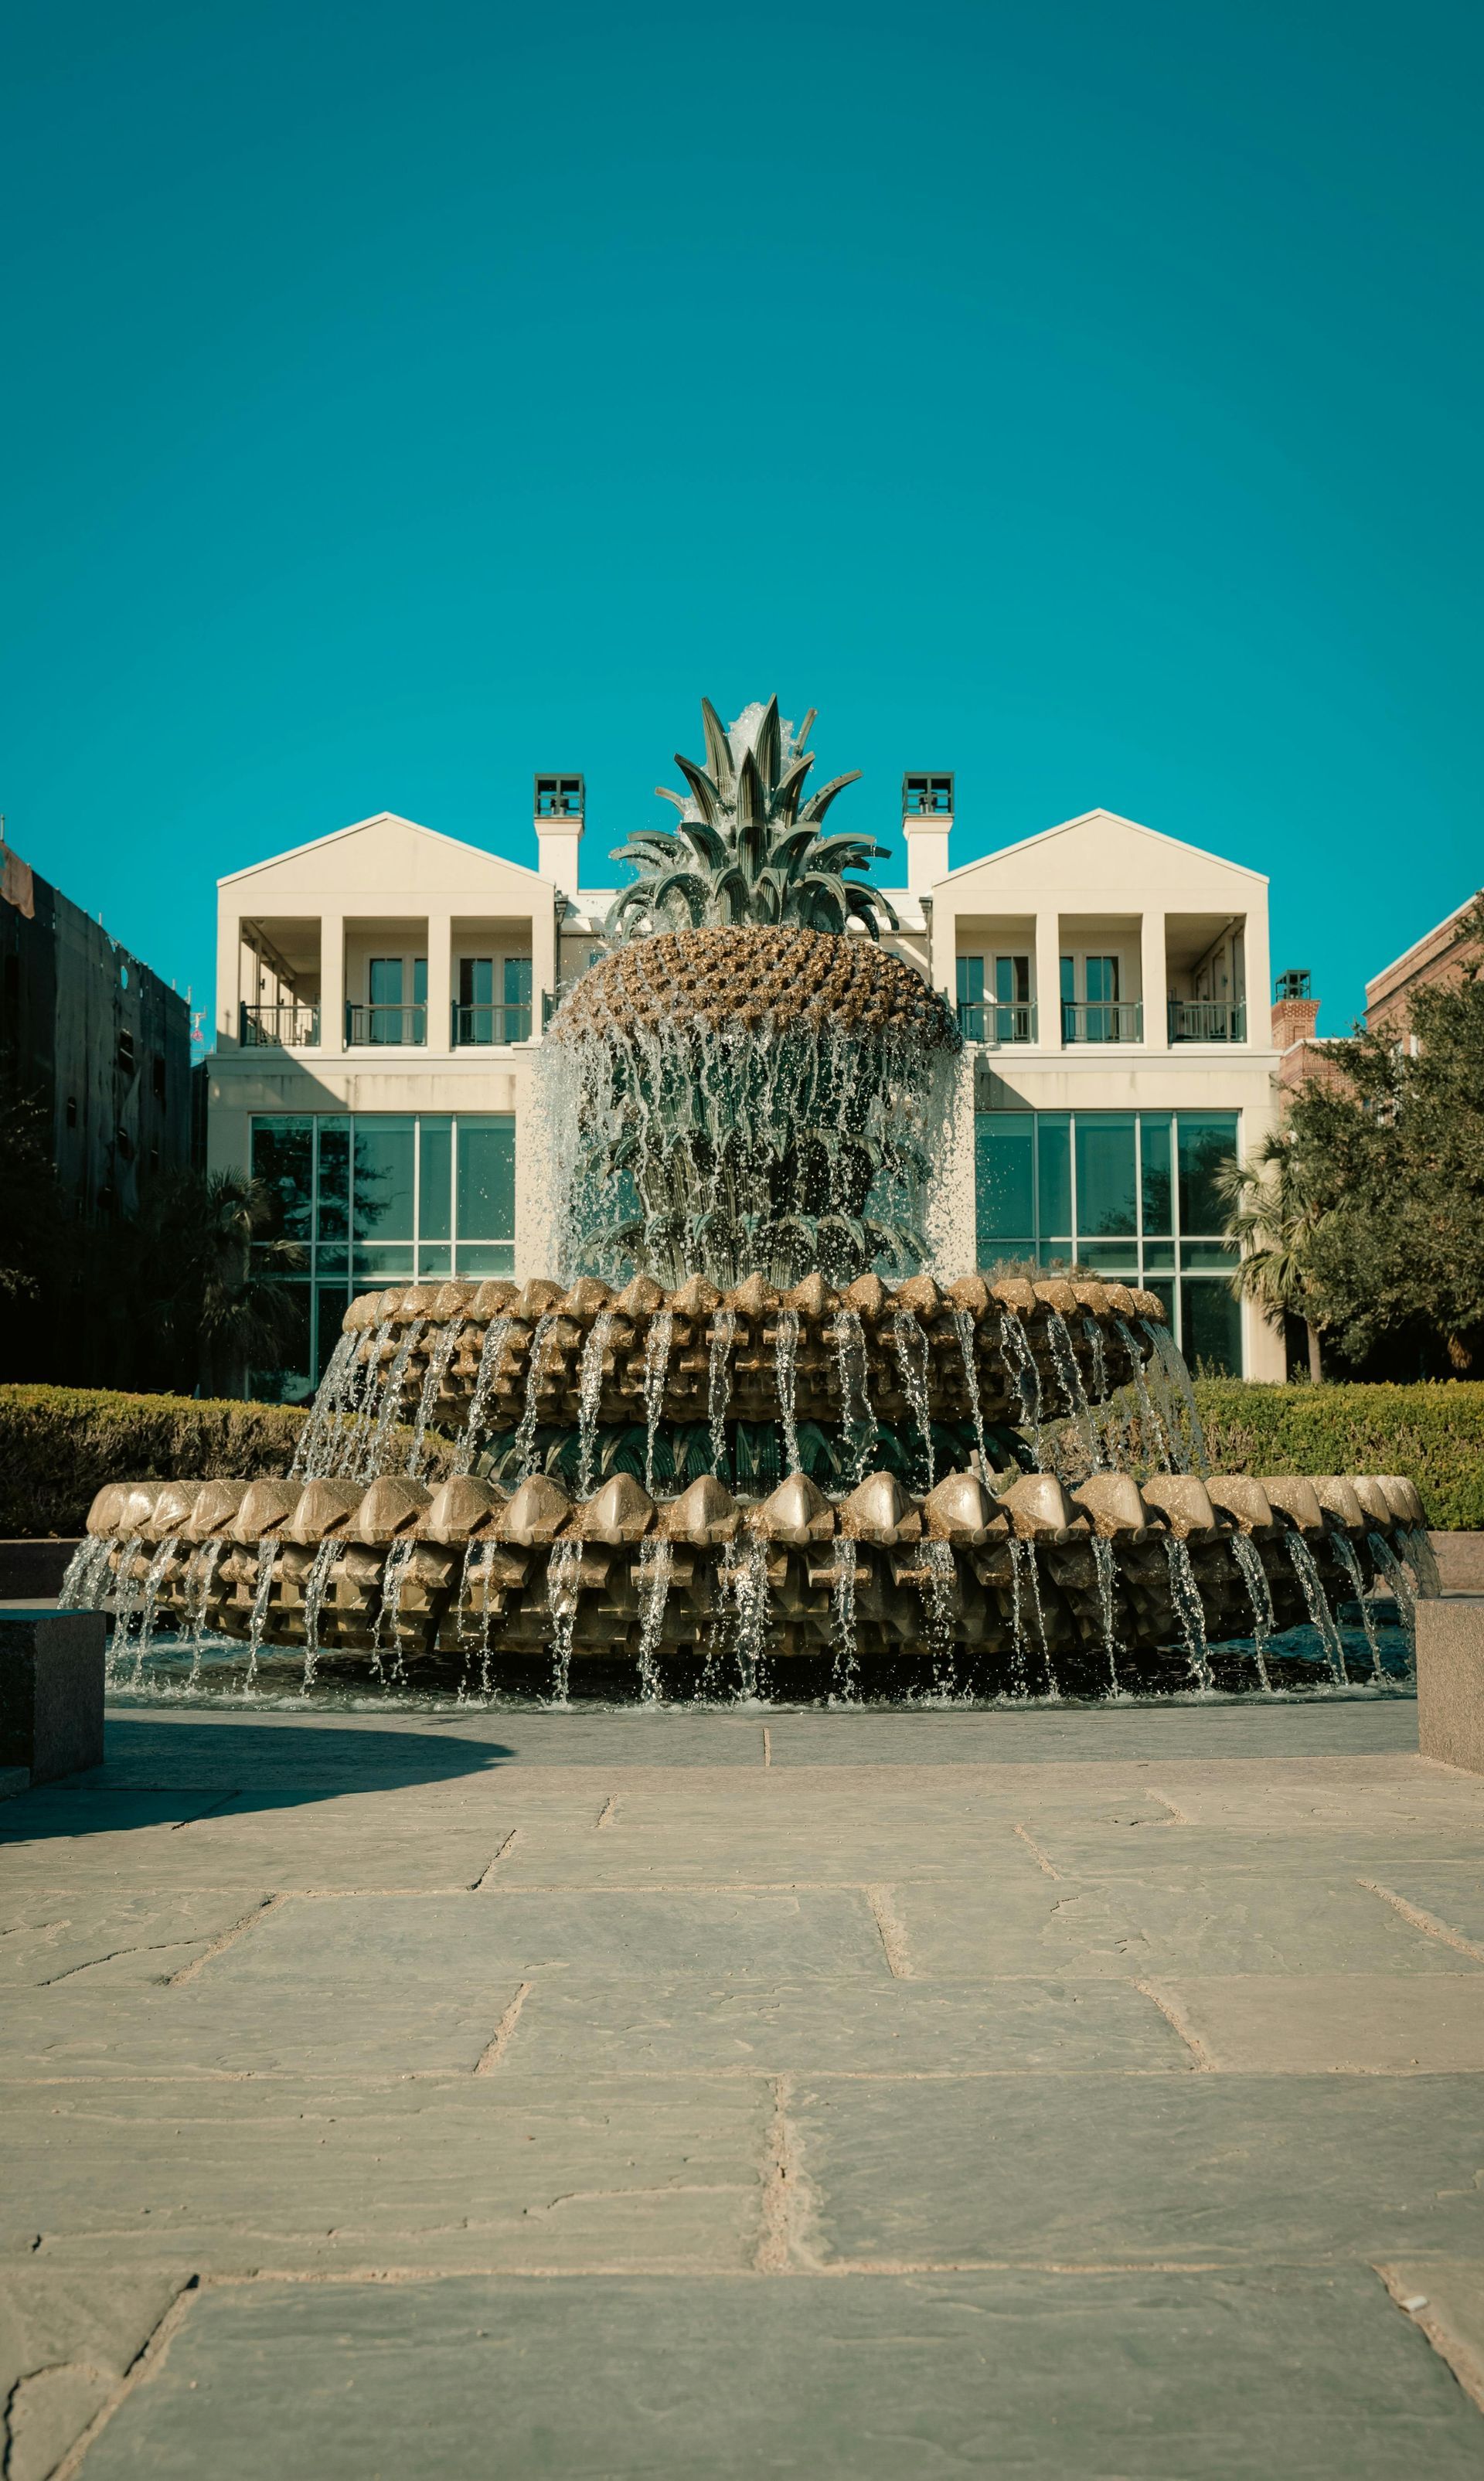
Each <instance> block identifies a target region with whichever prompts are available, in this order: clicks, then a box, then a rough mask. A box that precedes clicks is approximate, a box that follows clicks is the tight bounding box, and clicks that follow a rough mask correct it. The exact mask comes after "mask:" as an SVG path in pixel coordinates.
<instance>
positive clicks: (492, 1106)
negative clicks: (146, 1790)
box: [208, 774, 1284, 1395]
mask: <svg viewBox="0 0 1484 2481" xmlns="http://www.w3.org/2000/svg"><path fill="white" fill-rule="evenodd" d="M952 801H953V782H952V777H951V776H950V775H929V774H922V775H908V776H907V777H906V778H905V779H904V782H903V788H902V825H903V829H904V833H905V843H906V849H907V863H908V885H907V887H906V888H905V889H900V890H891V891H888V892H889V893H890V894H891V896H892V901H893V902H894V904H895V906H896V908H897V911H898V915H899V917H900V923H901V928H900V932H899V934H898V939H897V941H896V943H895V944H897V945H898V946H899V948H900V949H901V951H902V953H904V954H906V955H909V956H910V957H911V958H912V959H913V961H914V962H915V963H916V964H918V965H919V966H920V967H921V968H922V969H923V970H924V972H926V973H927V974H928V975H929V976H930V978H931V979H932V980H933V981H934V982H935V983H936V984H937V986H938V987H939V988H940V989H941V990H943V991H944V992H945V993H946V995H947V996H948V998H949V999H950V1002H951V1003H953V1004H954V1005H956V1006H957V1009H958V1014H959V1022H960V1024H961V1026H962V1028H963V1031H964V1033H965V1036H966V1039H967V1043H968V1056H969V1059H970V1062H971V1073H970V1074H969V1075H966V1081H965V1097H966V1110H967V1097H968V1092H969V1089H970V1086H971V1084H972V1092H973V1101H974V1145H973V1148H972V1150H971V1149H970V1148H968V1147H967V1146H964V1147H961V1148H959V1149H958V1150H957V1155H958V1162H959V1164H960V1166H961V1168H960V1169H959V1171H958V1172H957V1173H956V1174H955V1172H954V1171H953V1169H952V1168H951V1167H950V1165H948V1164H945V1167H944V1180H945V1184H946V1185H947V1184H949V1183H952V1182H955V1181H956V1184H957V1187H956V1188H955V1193H954V1195H953V1196H952V1197H950V1198H946V1199H945V1200H944V1201H940V1202H941V1203H942V1204H944V1206H945V1207H946V1209H947V1211H946V1213H945V1214H942V1215H940V1217H939V1220H940V1224H946V1225H947V1227H948V1228H950V1229H951V1230H952V1232H953V1233H954V1236H955V1237H954V1240H953V1241H952V1243H951V1248H950V1251H949V1252H946V1254H951V1255H952V1257H953V1259H954V1264H953V1266H952V1267H946V1268H945V1270H944V1271H946V1272H949V1273H955V1272H961V1271H963V1268H964V1267H965V1266H966V1265H967V1264H968V1263H969V1262H970V1260H971V1259H972V1258H974V1257H975V1256H976V1258H977V1262H978V1263H979V1264H980V1265H982V1266H988V1265H991V1264H993V1263H994V1262H995V1261H996V1260H998V1259H1027V1258H1034V1259H1036V1260H1038V1261H1039V1262H1040V1263H1042V1264H1043V1265H1048V1266H1050V1265H1054V1264H1064V1263H1068V1262H1070V1261H1071V1260H1072V1259H1073V1258H1074V1257H1075V1258H1076V1260H1077V1261H1078V1262H1079V1263H1080V1264H1081V1265H1084V1266H1088V1265H1090V1266H1096V1267H1098V1268H1099V1269H1100V1270H1101V1271H1103V1272H1105V1273H1106V1274H1108V1275H1114V1274H1116V1275H1119V1276H1122V1277H1124V1278H1125V1280H1128V1281H1131V1282H1137V1283H1143V1284H1145V1285H1147V1286H1148V1287H1149V1288H1150V1289H1151V1290H1152V1291H1155V1292H1158V1293H1161V1294H1162V1296H1163V1297H1164V1299H1165V1300H1166V1302H1167V1303H1168V1305H1169V1309H1170V1313H1171V1317H1172V1319H1173V1321H1174V1324H1175V1329H1176V1333H1177V1336H1178V1337H1179V1339H1180V1341H1181V1342H1182V1345H1183V1347H1184V1349H1185V1353H1186V1356H1187V1358H1188V1359H1189V1360H1190V1361H1191V1362H1192V1364H1195V1363H1197V1362H1199V1361H1201V1360H1205V1361H1207V1362H1210V1363H1212V1364H1215V1365H1219V1366H1223V1367H1227V1368H1231V1369H1235V1370H1239V1371H1242V1372H1243V1373H1244V1374H1245V1375H1247V1376H1249V1377H1259V1378H1279V1377H1282V1375H1283V1374H1284V1371H1283V1345H1282V1339H1281V1337H1280V1336H1278V1335H1277V1334H1276V1333H1275V1331H1274V1330H1273V1329H1271V1328H1270V1327H1268V1326H1267V1325H1266V1324H1265V1323H1264V1322H1263V1320H1262V1319H1260V1318H1259V1317H1258V1316H1257V1315H1256V1314H1255V1313H1254V1312H1253V1311H1252V1310H1251V1309H1250V1308H1248V1307H1242V1308H1240V1309H1238V1307H1237V1303H1236V1302H1235V1301H1234V1300H1233V1298H1232V1295H1231V1290H1230V1285H1229V1282H1228V1280H1227V1278H1228V1275H1229V1271H1230V1267H1231V1264H1232V1255H1231V1251H1230V1249H1229V1247H1228V1244H1227V1243H1226V1242H1225V1241H1223V1239H1222V1238H1221V1231H1220V1221H1221V1215H1220V1210H1219V1207H1218V1204H1217V1201H1216V1198H1215V1195H1214V1192H1213V1188H1212V1184H1211V1170H1212V1167H1213V1165H1214V1164H1215V1162H1218V1161H1219V1160H1220V1159H1221V1158H1223V1157H1224V1156H1226V1155H1229V1154H1231V1153H1233V1152H1234V1151H1235V1152H1237V1153H1238V1154H1242V1155H1245V1154H1247V1153H1248V1152H1250V1151H1251V1150H1252V1148H1253V1147H1254V1146H1255V1144H1256V1143H1257V1141H1258V1140H1259V1138H1260V1137H1261V1136H1262V1135H1263V1132H1264V1131H1265V1130H1266V1129H1267V1128H1268V1127H1269V1125H1270V1124H1271V1122H1272V1120H1273V1118H1274V1116H1275V1108H1274V1084H1273V1073H1274V1069H1275V1066H1276V1054H1275V1052H1274V1050H1273V1048H1272V1044H1271V1037H1270V1032H1269V1016H1268V1005H1267V994H1268V958H1267V882H1266V880H1265V879H1264V878H1263V877H1262V876H1261V875H1259V874H1258V873H1257V872H1255V871H1250V870H1245V869H1243V868H1241V867H1240V866H1239V865H1238V864H1237V863H1235V862H1227V861H1220V860H1217V859H1215V858H1213V857H1212V856H1211V854H1209V853H1204V852H1200V851H1198V850H1196V849H1195V848H1194V847H1192V846H1190V845H1185V844H1181V843H1180V842H1178V841H1177V840H1176V839H1175V838H1173V837H1170V836H1163V835H1159V834H1157V833H1156V832H1155V831H1154V830H1153V829H1151V828H1149V827H1142V826H1139V825H1137V824H1135V823H1134V822H1133V821H1132V820H1129V819H1121V818H1118V817H1116V816H1114V815H1113V814H1112V813H1111V812H1109V811H1106V810H1092V811H1089V812H1087V813H1086V814H1085V815H1084V816H1083V817H1081V818H1077V819H1071V820H1068V821H1066V822H1065V823H1063V824H1061V825H1059V826H1054V827H1050V828H1048V829H1046V830H1045V832H1044V833H1042V834H1040V835H1036V836H1031V837H1028V839H1027V840H1026V841H1025V842H1024V843H1021V844H1017V845H1012V846H1009V847H1007V848H1006V849H1003V850H1002V851H999V852H994V853H988V854H986V855H985V856H984V857H983V858H982V859H981V860H979V861H973V862H967V863H965V864H963V865H962V866H961V867H960V868H958V869H956V870H955V869H952V868H951V867H950V852H949V847H950V834H951V830H952V823H953V818H952ZM584 823H585V822H584V791H583V781H582V778H581V776H577V775H566V776H561V775H541V776H537V777H536V779H535V831H536V840H537V853H538V864H537V868H536V869H535V870H534V871H532V870H528V869H526V868H524V867H523V866H522V865H521V864H520V863H518V862H511V861H507V860H505V859H503V858H502V857H501V856H500V855H499V854H497V853H494V852H487V851H484V850H482V849H480V848H479V847H476V846H472V845H466V844H463V843H460V842H458V841H457V840H456V839H455V838H453V837H450V836H443V835H439V834H437V833H435V832H434V831H433V830H431V829H430V828H428V827H423V826H419V825H417V824H415V823H413V822H412V821H411V820H408V819H401V818H395V817H393V816H391V815H389V814H388V813H386V812H382V813H381V814H379V815H378V817H376V818H372V819H363V820H360V821H359V822H357V823H355V824H354V825H353V826H348V827H342V828H340V829H338V830H337V831H335V832H334V833H333V834H330V835H326V836H324V837H320V838H318V839H317V840H316V841H315V842H314V843H312V844H308V845H301V846H299V847H298V848H297V849H295V850H293V851H291V852H285V853H278V854H274V855H273V856H272V857H271V858H270V859H268V860H267V861H264V862H260V863H257V864H255V865H254V866H253V867H252V868H251V869H248V870H243V871H235V872H233V873H232V874H230V875H229V876H227V877H225V878H223V879H222V880H221V881H220V883H219V945H218V982H217V992H218V998H217V1040H216V1048H215V1051H214V1053H213V1056H212V1058H211V1061H210V1063H209V1071H210V1088H209V1093H210V1101H209V1118H208V1126H209V1141H208V1142H209V1161H210V1162H211V1164H212V1166H213V1167H226V1166H233V1167H236V1168H240V1169H247V1168H248V1167H249V1166H250V1167H251V1168H252V1169H253V1170H254V1171H256V1172H258V1173H259V1174H261V1175H262V1176H263V1177H264V1178H265V1179H266V1180H267V1181H268V1182H269V1183H270V1185H271V1187H272V1188H273V1190H274V1192H275V1194H276V1196H277V1199H278V1201H279V1228H280V1229H281V1230H282V1231H283V1232H285V1233H287V1234H289V1235H291V1236H292V1237H294V1238H296V1239H297V1240H299V1241H301V1242H302V1244H303V1246H304V1249H305V1252H306V1258H305V1265H304V1267H303V1270H302V1272H301V1273H300V1274H299V1275H296V1276H294V1277H292V1278H291V1279H290V1280H291V1281H292V1282H293V1283H294V1284H295V1285H296V1287H297V1292H296V1297H297V1298H298V1299H299V1302H300V1303H301V1306H302V1310H303V1319H302V1328H301V1343H300V1347H299V1353H298V1355H297V1356H295V1358H296V1360H297V1363H298V1367H297V1368H294V1369H290V1370H286V1371H282V1372H280V1373H264V1372H258V1373H254V1380H253V1383H254V1386H255V1387H256V1388H257V1389H258V1390H259V1391H261V1392H270V1391H271V1390H272V1389H273V1387H274V1386H277V1387H280V1388H281V1390H282V1392H284V1393H285V1394H288V1395H301V1394H307V1393H308V1392H309V1391H310V1389H311V1388H312V1385H313V1383H314V1381H315V1379H316V1377H317V1376H318V1374H319V1373H320V1371H323V1369H324V1367H325V1362H326V1361H327V1359H328V1357H329V1353H330V1350H331V1349H332V1347H333V1343H334V1339H335V1336H336V1335H337V1334H338V1332H339V1327H340V1319H341V1317H342V1315H343V1312H344V1310H345V1306H346V1302H347V1300H348V1298H349V1297H350V1295H351V1293H353V1292H356V1291H361V1290H367V1289H374V1288H378V1287H380V1286H382V1285H385V1284H388V1283H394V1282H396V1281H397V1279H398V1278H399V1277H400V1276H404V1277H405V1278H406V1280H407V1281H408V1282H411V1281H413V1280H415V1279H421V1278H425V1277H430V1276H437V1275H458V1276H479V1275H491V1274H514V1275H516V1276H522V1277H523V1276H525V1275H528V1274H534V1273H539V1272H542V1271H543V1270H544V1269H543V1266H542V1263H541V1262H542V1260H543V1258H544V1256H545V1255H546V1251H545V1249H544V1246H543V1241H544V1226H543V1223H542V1220H541V1216H540V1214H539V1211H538V1210H539V1205H540V1202H541V1201H542V1200H543V1199H544V1196H545V1182H544V1177H543V1165H542V1162H541V1161H540V1159H539V1157H540V1142H541V1141H540V1136H539V1130H538V1125H537V1123H536V1120H535V1117H534V1113H533V1110H532V1066H533V1060H534V1053H535V1050H536V1048H537V1046H538V1045H539V1043H540V1040H541V1033H542V1027H543V1024H544V1022H545V1020H546V1017H547V1016H548V1015H549V1013H550V1010H551V1007H552V1005H553V1003H554V1000H555V996H556V994H557V991H558V989H559V987H562V988H564V987H566V986H567V985H568V984H569V983H570V982H571V981H573V980H575V979H577V977H578V975H579V974H581V973H582V972H583V971H584V970H585V969H586V966H587V965H588V963H589V962H590V961H591V959H592V957H593V955H594V953H598V951H599V948H600V943H601V940H602V931H603V923H604V919H605V917H606V915H607V912H608V908H609V905H610V903H611V902H612V894H613V891H612V889H611V888H603V889H599V888H585V887H583V886H582V885H581V883H580V879H581V873H580V863H581V859H582V843H583V833H584ZM971 1181H972V1194H971V1191H970V1186H969V1184H970V1182H971ZM960 1189H961V1192H962V1193H961V1194H959V1193H958V1191H959V1190H960ZM971 1235H973V1237H971Z"/></svg>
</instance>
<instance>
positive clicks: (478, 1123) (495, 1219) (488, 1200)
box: [457, 1114, 515, 1241]
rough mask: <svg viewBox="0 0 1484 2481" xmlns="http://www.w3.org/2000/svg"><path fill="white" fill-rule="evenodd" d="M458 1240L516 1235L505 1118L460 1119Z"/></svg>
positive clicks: (509, 1126)
mask: <svg viewBox="0 0 1484 2481" xmlns="http://www.w3.org/2000/svg"><path fill="white" fill-rule="evenodd" d="M457 1209H458V1225H457V1230H458V1238H459V1240H460V1241H512V1240H513V1239H514V1237H515V1122H514V1120H513V1118H512V1117H510V1116H508V1114H502V1115H501V1116H500V1117H499V1118H490V1119H487V1120H469V1119H460V1121H459V1123H458V1170H457Z"/></svg>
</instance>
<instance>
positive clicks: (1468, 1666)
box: [1417, 1594, 1484, 1775]
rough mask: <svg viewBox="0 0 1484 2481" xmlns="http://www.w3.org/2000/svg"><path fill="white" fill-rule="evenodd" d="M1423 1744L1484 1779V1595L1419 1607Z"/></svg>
mask: <svg viewBox="0 0 1484 2481" xmlns="http://www.w3.org/2000/svg"><path fill="white" fill-rule="evenodd" d="M1417 1722H1418V1746H1419V1749H1420V1750H1421V1752H1422V1755H1423V1757H1424V1758H1441V1759H1442V1760H1443V1762H1444V1763H1445V1765H1450V1766H1465V1767H1467V1768H1468V1770H1469V1772H1470V1773H1471V1774H1475V1775H1484V1594H1458V1595H1453V1596H1450V1597H1448V1598H1447V1599H1445V1601H1443V1602H1437V1603H1419V1605H1418V1609H1417Z"/></svg>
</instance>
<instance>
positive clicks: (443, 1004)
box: [428, 913, 454, 1051]
mask: <svg viewBox="0 0 1484 2481" xmlns="http://www.w3.org/2000/svg"><path fill="white" fill-rule="evenodd" d="M453 956H454V917H453V915H452V913H430V914H429V916H428V1048H429V1050H430V1051H447V1050H448V1048H449V1045H450V1043H451V1042H452V1040H453V1038H454V1036H453V1014H452V1008H453V997H454V965H453Z"/></svg>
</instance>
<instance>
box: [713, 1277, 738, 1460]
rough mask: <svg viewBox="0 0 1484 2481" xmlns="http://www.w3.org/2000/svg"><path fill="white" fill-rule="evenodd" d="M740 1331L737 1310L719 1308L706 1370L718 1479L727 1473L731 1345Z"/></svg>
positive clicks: (714, 1321) (714, 1457)
mask: <svg viewBox="0 0 1484 2481" xmlns="http://www.w3.org/2000/svg"><path fill="white" fill-rule="evenodd" d="M736 1335H737V1313H736V1311H735V1310H717V1312H716V1317H715V1318H714V1319H713V1320H712V1326H711V1359H710V1363H709V1365H708V1367H707V1371H706V1410H707V1414H708V1416H709V1419H710V1423H711V1469H712V1472H713V1473H714V1474H715V1475H716V1478H717V1480H718V1481H719V1480H720V1479H721V1478H722V1477H723V1476H724V1475H725V1473H726V1469H727V1466H726V1417H727V1408H728V1406H729V1405H730V1403H731V1401H732V1345H733V1343H734V1342H735V1340H736Z"/></svg>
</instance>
